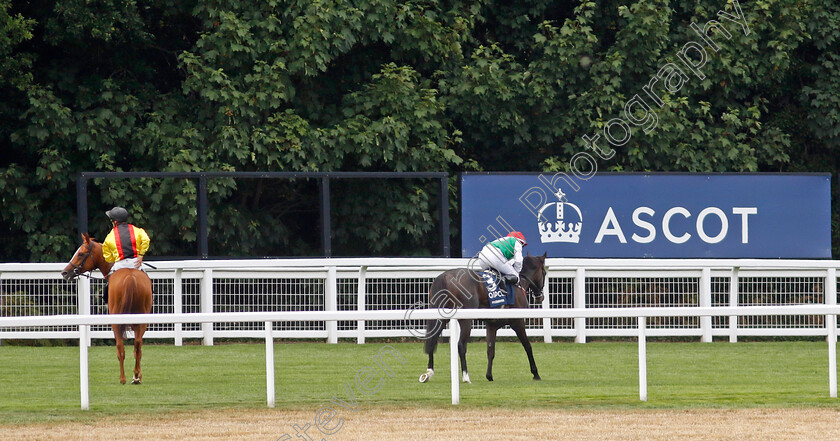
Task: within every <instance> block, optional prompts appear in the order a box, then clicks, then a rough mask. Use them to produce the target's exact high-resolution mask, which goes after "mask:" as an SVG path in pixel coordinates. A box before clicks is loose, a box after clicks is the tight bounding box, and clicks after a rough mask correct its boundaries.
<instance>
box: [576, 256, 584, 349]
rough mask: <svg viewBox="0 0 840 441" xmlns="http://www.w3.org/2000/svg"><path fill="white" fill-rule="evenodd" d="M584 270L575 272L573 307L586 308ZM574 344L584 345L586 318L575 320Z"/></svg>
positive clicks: (580, 269)
mask: <svg viewBox="0 0 840 441" xmlns="http://www.w3.org/2000/svg"><path fill="white" fill-rule="evenodd" d="M585 291H586V270H585V269H584V268H578V269H577V271H575V287H574V307H575V308H586V292H585ZM575 343H586V318H585V317H576V318H575Z"/></svg>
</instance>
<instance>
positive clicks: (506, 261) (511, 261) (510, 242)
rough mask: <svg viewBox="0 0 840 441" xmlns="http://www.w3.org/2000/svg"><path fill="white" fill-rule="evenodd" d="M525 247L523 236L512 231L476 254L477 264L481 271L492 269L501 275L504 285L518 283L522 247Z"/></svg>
mask: <svg viewBox="0 0 840 441" xmlns="http://www.w3.org/2000/svg"><path fill="white" fill-rule="evenodd" d="M525 245H528V243H527V242H525V236H523V235H522V233H520V232H519V231H512V232H511V233H510V234H508V235H507V236H505V237H501V238H498V239H496V240H494V241H492V242H490V243H488V244H487V245H485V246H484V248H482V249H481V252H479V253H478V264H479V266H480V267H481V269H483V270H487V269H490V268H493V269H495V270H496V271H498V272H499V273H501V275H502V278H503V279H504V281H505V282H506V283H518V282H519V272H520V271H522V247H523V246H525Z"/></svg>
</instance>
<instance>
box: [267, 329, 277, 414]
mask: <svg viewBox="0 0 840 441" xmlns="http://www.w3.org/2000/svg"><path fill="white" fill-rule="evenodd" d="M272 326H273V323H272V322H265V396H266V400H267V401H268V407H272V408H273V407H274V398H275V395H274V335H273V333H272V329H271V328H272Z"/></svg>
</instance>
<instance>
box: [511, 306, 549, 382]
mask: <svg viewBox="0 0 840 441" xmlns="http://www.w3.org/2000/svg"><path fill="white" fill-rule="evenodd" d="M510 327H511V328H513V331H514V332H516V336H517V337H519V342H520V343H522V347H523V348H525V353H526V354H528V363H530V364H531V373H532V374H534V380H541V379H542V378H540V374H539V372H537V363H536V362H535V361H534V351H533V350H532V349H531V342H530V341H528V334H527V333H526V332H525V320H522V319H518V320H513V321H511V322H510Z"/></svg>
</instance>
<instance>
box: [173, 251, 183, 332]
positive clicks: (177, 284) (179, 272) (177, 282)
mask: <svg viewBox="0 0 840 441" xmlns="http://www.w3.org/2000/svg"><path fill="white" fill-rule="evenodd" d="M183 275H184V270H183V269H182V268H178V269H176V270H175V278H174V280H173V281H172V283H173V285H172V296H173V298H172V312H174V313H175V314H183V312H184V293H183V286H182V283H183ZM183 345H184V324H183V323H175V346H183Z"/></svg>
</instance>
